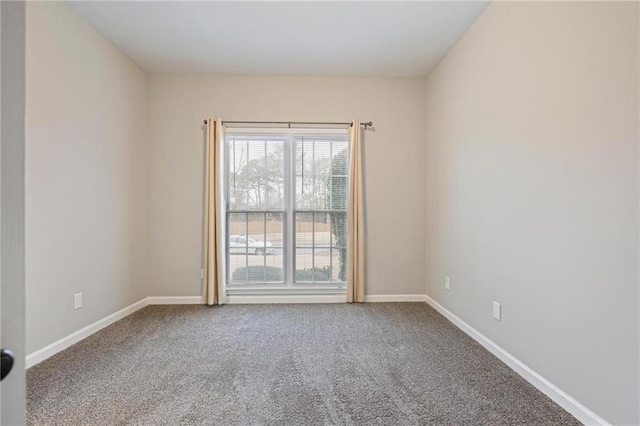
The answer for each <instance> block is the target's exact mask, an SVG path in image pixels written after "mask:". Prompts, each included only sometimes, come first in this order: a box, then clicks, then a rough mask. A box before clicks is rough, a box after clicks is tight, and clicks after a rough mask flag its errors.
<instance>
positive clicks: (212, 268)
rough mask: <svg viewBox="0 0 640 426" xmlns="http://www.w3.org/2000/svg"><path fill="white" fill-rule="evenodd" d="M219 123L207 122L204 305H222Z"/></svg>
mask: <svg viewBox="0 0 640 426" xmlns="http://www.w3.org/2000/svg"><path fill="white" fill-rule="evenodd" d="M223 133H224V128H223V126H222V120H220V119H214V118H210V119H208V120H207V145H206V153H205V155H206V165H205V202H204V207H205V219H204V261H203V263H204V286H203V287H204V303H205V304H207V305H218V304H222V303H223V302H224V297H223V294H224V293H223V283H224V275H223V272H224V268H223V251H222V250H223V249H222V216H223V214H222V188H221V180H222V176H221V170H222V161H221V159H222V141H223V137H224V135H223Z"/></svg>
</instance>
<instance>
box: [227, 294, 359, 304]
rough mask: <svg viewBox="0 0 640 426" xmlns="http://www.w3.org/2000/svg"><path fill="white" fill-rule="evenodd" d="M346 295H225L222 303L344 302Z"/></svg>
mask: <svg viewBox="0 0 640 426" xmlns="http://www.w3.org/2000/svg"><path fill="white" fill-rule="evenodd" d="M346 301H347V296H346V295H344V294H338V295H333V294H326V295H282V296H270V295H264V296H227V297H225V299H224V303H227V304H230V305H234V304H246V305H260V304H271V303H346Z"/></svg>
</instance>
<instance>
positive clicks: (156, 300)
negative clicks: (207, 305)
mask: <svg viewBox="0 0 640 426" xmlns="http://www.w3.org/2000/svg"><path fill="white" fill-rule="evenodd" d="M147 302H148V304H149V305H202V304H203V303H204V301H203V298H202V296H174V297H164V296H149V297H147Z"/></svg>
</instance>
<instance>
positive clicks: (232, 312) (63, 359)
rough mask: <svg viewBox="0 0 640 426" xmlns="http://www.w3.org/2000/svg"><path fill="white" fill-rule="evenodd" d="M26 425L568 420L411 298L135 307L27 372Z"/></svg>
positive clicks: (572, 421) (570, 419)
mask: <svg viewBox="0 0 640 426" xmlns="http://www.w3.org/2000/svg"><path fill="white" fill-rule="evenodd" d="M27 390H28V395H27V398H28V409H27V411H28V423H29V424H32V425H36V424H37V425H45V424H58V425H76V424H77V425H119V424H135V425H178V424H180V425H190V424H221V425H263V424H264V425H325V424H336V425H382V424H385V425H397V424H398V425H429V424H434V425H435V424H437V425H441V424H447V425H454V424H458V425H488V424H490V425H499V424H505V425H506V424H509V425H516V424H517V425H521V424H530V425H551V424H553V425H560V424H561V425H571V424H579V423H578V422H577V421H576V420H575V419H574V418H573V417H572V416H571V415H569V414H568V413H567V412H565V411H564V410H563V409H561V408H560V407H559V406H557V405H556V404H555V403H553V402H552V401H551V400H549V399H548V398H547V397H546V396H544V395H543V394H542V393H540V392H539V391H538V390H536V389H535V388H534V387H533V386H531V385H530V384H529V383H527V382H526V381H525V380H524V379H522V378H520V376H518V375H517V374H516V373H514V372H513V371H512V370H510V369H509V368H508V367H507V366H506V365H504V364H503V363H502V362H500V361H499V360H498V359H496V358H495V357H494V356H493V355H491V354H489V353H488V352H487V351H486V350H485V349H484V348H482V347H481V346H480V345H478V344H477V343H476V342H474V341H473V340H472V339H471V338H469V337H468V336H466V335H465V334H464V333H462V332H461V331H460V330H458V329H457V328H456V327H455V326H453V325H452V324H450V323H449V322H448V321H447V320H446V319H444V318H443V317H442V316H441V315H439V314H438V313H437V312H436V311H434V310H433V309H432V308H430V307H429V306H428V305H426V304H424V303H376V304H359V305H347V304H340V305H229V306H222V307H214V308H210V307H204V306H149V307H146V308H144V309H142V310H141V311H138V312H137V313H135V314H133V315H131V316H129V317H127V318H125V319H124V320H121V321H119V322H117V323H115V324H113V325H112V326H110V327H108V328H106V329H104V330H102V331H100V332H98V333H96V334H95V335H93V336H91V337H89V338H87V339H85V340H84V341H82V342H80V343H78V344H76V345H74V346H72V347H71V348H69V349H67V350H65V351H63V352H61V353H59V354H57V355H55V356H54V357H52V358H50V359H48V360H46V361H44V362H42V363H41V364H39V365H37V366H35V367H33V368H31V369H30V370H29V371H28V372H27Z"/></svg>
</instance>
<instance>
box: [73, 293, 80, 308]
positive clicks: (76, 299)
mask: <svg viewBox="0 0 640 426" xmlns="http://www.w3.org/2000/svg"><path fill="white" fill-rule="evenodd" d="M80 308H82V293H76V294H74V295H73V310H74V311H75V310H76V309H80Z"/></svg>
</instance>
